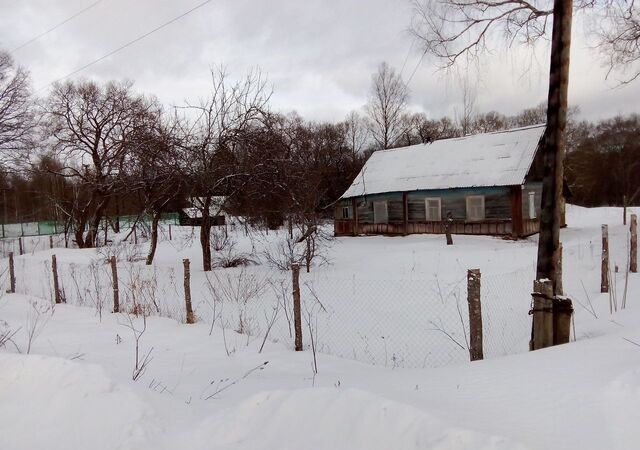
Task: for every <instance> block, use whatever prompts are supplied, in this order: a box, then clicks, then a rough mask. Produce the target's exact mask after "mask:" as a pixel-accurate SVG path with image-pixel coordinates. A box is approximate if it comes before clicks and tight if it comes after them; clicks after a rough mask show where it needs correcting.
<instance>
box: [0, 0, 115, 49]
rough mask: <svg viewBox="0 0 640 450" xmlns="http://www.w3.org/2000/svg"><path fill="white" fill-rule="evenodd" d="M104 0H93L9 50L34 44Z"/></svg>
mask: <svg viewBox="0 0 640 450" xmlns="http://www.w3.org/2000/svg"><path fill="white" fill-rule="evenodd" d="M103 1H104V0H97V1H95V2H93V3H92V4H90V5H89V6H87V7H85V8H83V9H81V10H80V11H78V12H76V13H74V14H72V15H71V16H69V17H67V18H66V19H64V20H63V21H62V22H59V23H57V24H56V25H54V26H53V27H51V28H49V29H48V30H45V31H43V32H42V33H40V34H38V35H36V36H34V37H32V38H31V39H29V40H28V41H26V42H23V43H22V44H20V45H18V46H17V47H16V48H14V49H12V50H9V53H14V52H17V51H18V50H20V49H23V48H24V47H26V46H28V45H30V44H33V43H34V42H35V41H37V40H38V39H40V38H42V37H43V36H46V35H47V34H49V33H51V32H52V31H55V30H57V29H58V28H60V27H61V26H62V25H64V24H66V23H67V22H70V21H71V20H73V19H75V18H76V17H78V16H79V15H81V14H83V13H85V12H87V11H89V10H90V9H91V8H93V7H94V6H97V5H98V4H99V3H102V2H103Z"/></svg>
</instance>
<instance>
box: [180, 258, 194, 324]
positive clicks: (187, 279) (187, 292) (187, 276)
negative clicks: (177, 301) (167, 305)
mask: <svg viewBox="0 0 640 450" xmlns="http://www.w3.org/2000/svg"><path fill="white" fill-rule="evenodd" d="M189 264H190V263H189V260H188V259H183V260H182V265H183V266H184V304H185V307H186V309H187V323H196V319H195V316H194V315H193V307H192V306H191V270H190V268H189Z"/></svg>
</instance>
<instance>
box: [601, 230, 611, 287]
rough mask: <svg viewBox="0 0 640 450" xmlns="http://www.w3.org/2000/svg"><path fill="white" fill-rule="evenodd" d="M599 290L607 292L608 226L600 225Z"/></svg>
mask: <svg viewBox="0 0 640 450" xmlns="http://www.w3.org/2000/svg"><path fill="white" fill-rule="evenodd" d="M600 292H609V227H608V226H607V225H602V264H601V270H600Z"/></svg>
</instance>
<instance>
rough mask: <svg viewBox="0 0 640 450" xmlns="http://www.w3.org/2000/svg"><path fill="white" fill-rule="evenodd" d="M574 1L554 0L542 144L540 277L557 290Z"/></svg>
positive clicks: (539, 242) (539, 278)
mask: <svg viewBox="0 0 640 450" xmlns="http://www.w3.org/2000/svg"><path fill="white" fill-rule="evenodd" d="M572 14H573V2H572V0H554V5H553V31H552V36H551V61H550V69H549V96H548V103H547V129H546V133H545V137H544V144H543V147H542V155H543V164H544V167H543V178H542V205H541V206H542V211H541V214H540V238H539V240H538V263H537V274H536V278H537V279H538V280H542V279H549V280H551V282H552V284H553V288H554V292H555V288H556V280H557V261H558V248H559V243H560V227H561V225H562V223H561V222H562V216H563V211H562V209H563V204H564V202H563V201H562V200H563V198H562V188H563V183H564V170H563V164H564V155H565V147H566V127H567V94H568V86H569V58H570V47H571V20H572Z"/></svg>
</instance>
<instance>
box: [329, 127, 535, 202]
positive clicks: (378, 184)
mask: <svg viewBox="0 0 640 450" xmlns="http://www.w3.org/2000/svg"><path fill="white" fill-rule="evenodd" d="M544 130H545V125H534V126H530V127H523V128H516V129H512V130H507V131H498V132H493V133H483V134H476V135H473V136H465V137H461V138H452V139H442V140H439V141H435V142H433V143H431V144H418V145H412V146H409V147H402V148H395V149H389V150H380V151H377V152H374V153H373V154H372V155H371V157H370V158H369V160H368V161H367V162H366V164H365V165H364V167H363V168H362V170H361V171H360V173H359V174H358V176H357V177H356V179H355V180H354V181H353V183H352V184H351V186H350V187H349V189H347V191H346V192H345V193H344V194H343V195H342V198H349V197H357V196H361V195H367V194H380V193H384V192H408V191H415V190H422V189H425V190H426V189H449V188H460V187H480V186H514V185H519V184H522V183H524V180H525V176H526V175H527V173H528V172H529V168H530V167H531V164H532V163H533V158H534V157H535V154H536V150H537V148H538V144H539V142H540V140H541V139H542V135H543V134H544Z"/></svg>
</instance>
